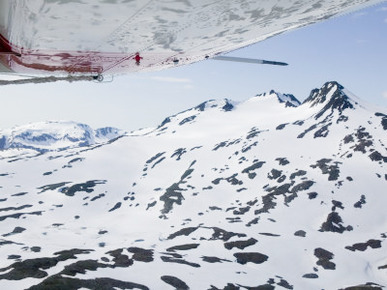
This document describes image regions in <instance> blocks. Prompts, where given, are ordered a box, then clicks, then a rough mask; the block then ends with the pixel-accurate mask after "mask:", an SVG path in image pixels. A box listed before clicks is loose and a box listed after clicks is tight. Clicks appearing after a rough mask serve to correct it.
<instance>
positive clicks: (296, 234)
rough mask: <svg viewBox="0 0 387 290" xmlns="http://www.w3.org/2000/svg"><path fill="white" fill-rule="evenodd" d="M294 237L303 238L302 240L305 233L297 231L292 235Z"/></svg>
mask: <svg viewBox="0 0 387 290" xmlns="http://www.w3.org/2000/svg"><path fill="white" fill-rule="evenodd" d="M294 235H295V236H297V237H303V238H305V237H306V232H305V231H303V230H298V231H296V232H295V233H294Z"/></svg>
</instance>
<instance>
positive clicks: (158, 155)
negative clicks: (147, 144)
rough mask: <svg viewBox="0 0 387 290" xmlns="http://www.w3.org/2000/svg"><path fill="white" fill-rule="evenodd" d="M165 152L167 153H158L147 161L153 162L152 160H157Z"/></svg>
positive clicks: (147, 162)
mask: <svg viewBox="0 0 387 290" xmlns="http://www.w3.org/2000/svg"><path fill="white" fill-rule="evenodd" d="M164 154H165V152H161V153H157V154H156V155H154V156H152V157H151V158H149V159H148V160H147V161H145V163H146V164H151V163H152V162H154V161H155V160H157V159H158V158H159V157H161V156H163V155H164Z"/></svg>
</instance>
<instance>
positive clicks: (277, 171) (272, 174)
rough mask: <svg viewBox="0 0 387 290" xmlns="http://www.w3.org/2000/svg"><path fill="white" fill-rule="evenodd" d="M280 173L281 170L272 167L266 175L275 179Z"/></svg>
mask: <svg viewBox="0 0 387 290" xmlns="http://www.w3.org/2000/svg"><path fill="white" fill-rule="evenodd" d="M281 174H282V171H281V170H277V169H274V168H273V169H272V170H271V171H270V172H269V173H268V174H267V177H268V178H269V179H277V178H278V177H280V176H281Z"/></svg>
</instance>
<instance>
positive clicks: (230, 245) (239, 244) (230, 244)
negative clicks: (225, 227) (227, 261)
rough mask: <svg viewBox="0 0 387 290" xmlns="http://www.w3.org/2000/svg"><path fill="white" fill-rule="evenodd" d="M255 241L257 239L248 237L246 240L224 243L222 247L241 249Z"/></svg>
mask: <svg viewBox="0 0 387 290" xmlns="http://www.w3.org/2000/svg"><path fill="white" fill-rule="evenodd" d="M257 242H258V241H257V240H256V239H254V238H250V239H248V240H246V241H234V242H227V243H224V247H225V248H226V249H227V250H231V249H232V248H238V249H240V250H243V249H244V248H247V247H249V246H252V245H255V244H256V243H257Z"/></svg>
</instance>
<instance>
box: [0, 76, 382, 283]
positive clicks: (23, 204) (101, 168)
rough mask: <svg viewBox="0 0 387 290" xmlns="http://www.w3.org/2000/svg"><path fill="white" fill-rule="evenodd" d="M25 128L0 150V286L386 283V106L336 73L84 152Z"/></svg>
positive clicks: (206, 106) (188, 114) (117, 136)
mask: <svg viewBox="0 0 387 290" xmlns="http://www.w3.org/2000/svg"><path fill="white" fill-rule="evenodd" d="M51 125H52V124H51ZM31 126H32V125H30V127H28V128H24V129H23V130H24V131H23V130H21V129H20V130H19V131H18V132H19V133H18V136H22V137H23V136H24V137H25V138H26V139H25V140H22V139H23V138H22V137H19V141H18V144H22V145H23V144H27V143H26V142H27V141H28V146H25V147H23V146H24V145H23V146H22V145H20V146H19V148H18V146H14V147H12V148H11V147H7V148H6V147H4V149H3V150H2V151H0V223H1V227H0V235H1V238H0V288H1V289H80V288H83V289H354V288H351V287H352V286H359V288H356V289H382V287H385V286H387V254H386V253H387V252H386V246H387V245H386V238H387V211H386V207H385V206H386V204H387V192H386V188H387V187H386V184H387V171H386V167H385V164H386V162H387V154H386V140H387V139H386V130H387V111H386V109H385V108H370V107H368V106H367V105H366V104H364V102H362V101H361V100H360V99H358V98H356V97H355V96H353V95H352V94H351V93H350V92H349V91H347V90H346V89H344V88H343V87H342V86H341V85H340V84H338V83H337V82H328V83H326V84H324V86H323V87H322V88H321V89H319V90H313V91H312V92H311V95H310V97H309V98H308V99H307V100H306V101H305V102H304V103H303V104H301V105H299V102H298V101H297V100H296V99H295V98H294V96H291V95H284V94H281V93H277V92H274V91H271V92H270V93H267V94H262V95H258V96H256V97H253V98H251V99H249V100H247V101H246V102H242V103H235V102H232V101H230V100H211V101H208V102H206V103H203V104H200V105H198V106H197V107H195V108H192V109H189V110H187V111H185V112H182V113H179V114H176V115H174V116H170V117H168V118H166V119H165V120H164V121H163V122H162V124H161V125H160V126H159V127H157V128H155V129H154V130H147V131H145V132H141V131H139V132H132V133H126V134H124V133H123V132H122V131H119V130H116V131H114V130H113V131H114V134H113V133H112V132H113V131H110V133H112V134H111V135H106V134H105V136H108V137H106V138H104V139H103V138H102V139H98V138H97V139H98V140H96V138H94V137H93V138H94V139H93V140H94V141H93V142H90V144H87V146H83V147H82V146H79V145H80V144H79V143H78V141H79V140H78V141H74V142H75V143H73V145H74V146H71V145H69V143H68V142H70V141H71V140H70V139H69V138H67V139H66V138H65V137H64V136H65V135H66V134H67V135H68V134H70V133H69V132H70V131H71V130H70V129H69V127H68V126H69V123H62V124H59V125H58V126H54V127H52V126H48V127H49V128H51V129H52V128H55V130H51V129H50V130H51V131H50V130H49V131H50V132H48V133H47V132H46V133H47V136H46V139H45V140H51V139H50V137H49V136H57V137H56V139H57V140H56V142H55V144H54V145H53V147H51V149H50V145H51V143H48V142H46V141H44V140H43V141H42V140H40V139H39V138H38V139H39V140H34V139H31V138H30V137H31V136H32V135H31V134H32V133H31V130H32V129H31V128H32V127H31ZM34 126H38V127H39V126H40V127H39V128H35V131H34V132H36V130H41V132H43V133H44V131H47V128H48V127H47V125H44V124H39V125H34ZM66 126H67V127H66ZM71 126H74V124H71ZM75 128H76V132H77V136H84V132H89V133H90V132H92V131H91V130H92V129H91V128H89V127H86V126H83V127H80V126H75ZM25 130H27V131H28V130H29V131H28V132H30V133H31V134H24V135H23V132H25ZM74 130H75V129H74ZM83 130H84V131H83ZM22 131H23V132H22ZM64 131H66V132H67V133H63V132H64ZM58 134H59V135H60V136H61V137H58V136H59V135H58ZM11 135H12V134H11ZM4 136H5V135H4ZM7 136H9V135H7ZM40 136H41V135H40ZM68 136H69V135H68ZM90 136H95V135H93V134H91V133H90ZM27 137H28V138H27ZM0 138H1V136H0ZM4 138H5V137H4ZM7 138H8V137H7ZM27 139H28V140H27ZM78 139H79V138H78ZM0 140H1V139H0ZM4 140H5V139H4ZM7 140H10V138H8V139H7ZM61 140H62V141H63V140H64V141H63V142H64V143H65V145H66V146H62V145H61V146H57V145H58V144H61V142H62V141H61ZM74 140H75V139H74ZM0 143H1V142H0ZM70 143H71V142H70ZM4 144H5V142H4ZM6 144H10V141H7V143H6ZM15 144H16V143H15ZM62 144H63V143H62ZM31 148H33V149H31ZM40 149H44V150H40ZM10 150H11V151H12V154H10V152H11V151H10ZM16 150H17V151H16ZM361 285H362V286H361Z"/></svg>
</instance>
